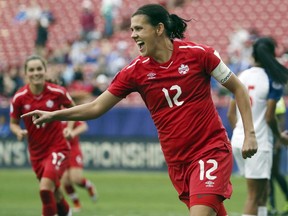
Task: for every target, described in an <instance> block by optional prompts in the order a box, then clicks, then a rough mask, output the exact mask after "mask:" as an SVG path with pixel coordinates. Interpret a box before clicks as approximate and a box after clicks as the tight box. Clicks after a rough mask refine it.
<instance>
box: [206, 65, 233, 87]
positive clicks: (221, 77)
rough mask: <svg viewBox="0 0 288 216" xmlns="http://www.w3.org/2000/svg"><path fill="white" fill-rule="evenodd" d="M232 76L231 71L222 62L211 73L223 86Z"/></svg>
mask: <svg viewBox="0 0 288 216" xmlns="http://www.w3.org/2000/svg"><path fill="white" fill-rule="evenodd" d="M231 75H232V72H231V70H230V69H229V68H228V67H227V66H226V65H225V64H224V62H223V61H222V60H221V61H220V63H219V64H218V66H217V67H216V68H215V69H214V70H213V71H212V73H211V76H213V77H214V78H215V79H216V80H217V81H218V82H219V83H221V84H223V83H225V82H227V80H228V79H229V78H230V77H231Z"/></svg>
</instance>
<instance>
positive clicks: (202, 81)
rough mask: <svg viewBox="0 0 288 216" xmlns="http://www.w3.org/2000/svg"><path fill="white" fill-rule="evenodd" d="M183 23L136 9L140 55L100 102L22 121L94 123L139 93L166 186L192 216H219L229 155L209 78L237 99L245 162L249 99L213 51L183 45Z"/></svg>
mask: <svg viewBox="0 0 288 216" xmlns="http://www.w3.org/2000/svg"><path fill="white" fill-rule="evenodd" d="M187 21H188V20H184V19H182V18H181V17H179V16H178V15H175V14H169V12H168V11H167V10H166V9H165V8H163V7H162V6H160V5H158V4H148V5H144V6H142V7H140V8H139V9H138V10H137V11H136V12H135V13H134V14H133V15H132V18H131V31H132V33H131V37H132V39H133V40H134V41H135V43H136V44H137V46H138V48H139V51H140V54H141V55H140V56H138V57H137V58H135V59H134V60H133V61H132V62H131V64H129V65H128V66H126V67H125V68H123V69H122V70H121V71H120V72H119V73H118V74H117V75H116V76H115V78H114V80H113V81H112V83H111V84H110V86H109V87H108V89H107V90H106V91H105V92H104V93H102V95H100V96H99V97H97V99H95V100H94V101H92V102H90V103H86V104H82V105H79V106H76V107H74V108H69V109H65V110H61V111H54V112H49V111H48V112H47V111H39V110H37V111H33V112H30V113H29V114H26V115H23V116H22V117H28V116H33V117H32V118H34V120H33V122H34V124H36V125H40V124H43V123H48V122H50V121H53V120H88V119H93V118H98V117H99V116H101V115H102V114H104V113H105V112H107V111H108V110H109V109H111V108H112V107H113V106H114V105H115V104H117V103H118V102H119V101H121V100H122V99H123V98H125V97H126V96H127V95H128V94H130V93H131V92H139V93H140V95H141V97H142V98H143V100H144V102H145V104H146V106H147V108H148V109H149V111H150V113H151V117H152V119H153V121H154V123H155V125H156V127H157V130H158V136H159V140H160V143H161V147H162V150H163V153H164V157H165V160H166V162H167V165H168V172H169V176H170V179H171V181H172V183H173V185H174V187H175V189H176V190H177V192H178V194H179V198H180V200H182V201H183V202H184V203H185V204H186V205H187V207H188V208H189V211H190V216H212V215H213V216H214V215H219V216H224V215H226V214H227V213H226V210H225V207H224V205H223V201H224V200H225V199H226V198H230V196H231V193H232V186H231V183H230V175H231V173H232V163H233V160H232V149H231V144H230V141H229V139H228V137H227V133H226V130H225V128H224V126H223V124H222V122H221V119H220V117H219V115H218V113H217V110H216V108H215V105H214V104H213V100H212V97H211V86H210V79H211V76H213V77H214V78H215V79H216V80H218V81H219V82H220V83H221V84H222V85H223V86H225V87H226V88H227V89H229V90H230V91H231V92H232V93H233V94H234V95H235V98H236V101H237V104H238V106H239V109H240V112H241V115H242V119H243V124H244V127H245V140H244V144H243V149H242V154H243V157H244V158H247V157H252V156H253V155H254V154H255V153H256V151H257V142H256V138H255V132H254V126H253V122H252V116H251V108H250V103H249V96H248V93H247V90H246V89H245V87H244V86H243V85H242V84H241V82H240V81H239V80H238V78H237V77H236V76H235V75H234V74H233V73H232V72H231V71H230V70H229V68H227V66H226V65H225V64H224V63H223V62H222V60H221V58H220V57H219V54H218V53H217V52H216V51H215V50H214V49H212V48H211V47H207V46H204V45H199V44H196V43H193V42H187V41H183V40H181V39H182V38H184V32H185V30H186V27H187ZM24 119H26V118H24ZM28 119H30V118H28Z"/></svg>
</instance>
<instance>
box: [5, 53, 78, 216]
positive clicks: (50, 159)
mask: <svg viewBox="0 0 288 216" xmlns="http://www.w3.org/2000/svg"><path fill="white" fill-rule="evenodd" d="M46 71H47V68H46V63H45V61H44V60H43V59H42V58H41V57H39V56H30V57H29V58H27V60H26V62H25V75H26V78H27V81H28V84H26V85H25V86H24V87H22V88H21V89H19V90H18V91H17V92H16V94H15V95H14V97H13V99H12V102H11V110H10V128H11V131H12V132H13V133H14V134H15V135H16V136H17V138H18V140H23V138H24V137H25V136H27V137H28V149H29V154H30V160H31V165H32V168H33V170H34V172H35V174H36V176H37V178H38V180H39V189H40V198H41V201H42V215H43V216H54V215H58V216H66V215H71V214H72V213H71V211H70V209H69V205H68V203H67V202H66V200H65V199H64V197H63V195H62V193H61V191H60V189H59V187H60V178H61V176H62V174H63V172H64V170H65V169H66V167H67V164H68V158H69V152H70V145H69V143H68V142H67V141H66V139H65V138H64V136H63V134H62V131H63V126H62V124H61V122H60V121H54V122H51V123H44V124H41V125H34V124H33V121H32V119H31V118H25V119H24V124H25V128H26V129H22V128H21V125H20V116H21V115H22V114H24V113H27V112H30V111H32V110H36V109H43V110H47V111H54V110H59V109H61V108H62V107H63V106H64V107H72V106H73V105H74V102H73V100H72V99H71V97H70V96H69V94H68V93H67V92H66V90H65V89H64V88H63V87H61V86H58V85H55V84H52V83H48V82H46V81H45V76H46Z"/></svg>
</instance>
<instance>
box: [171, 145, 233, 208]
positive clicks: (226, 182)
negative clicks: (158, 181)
mask: <svg viewBox="0 0 288 216" xmlns="http://www.w3.org/2000/svg"><path fill="white" fill-rule="evenodd" d="M232 168H233V155H232V151H231V148H229V147H227V146H226V145H223V147H222V148H217V149H212V150H210V151H209V152H203V153H202V154H197V159H195V160H193V161H192V162H190V163H186V164H180V165H173V166H168V172H169V176H170V179H171V181H172V184H173V185H174V187H175V189H176V190H177V192H178V196H179V199H180V200H181V201H182V202H184V203H185V204H186V205H187V207H188V208H190V207H191V206H193V205H197V204H202V205H203V203H201V202H202V201H201V199H198V201H197V200H195V199H194V196H195V195H202V196H203V195H204V194H205V195H208V194H210V195H212V194H214V195H219V196H220V197H222V198H221V199H222V200H224V199H226V198H230V197H231V194H232V185H231V182H230V176H231V173H232ZM196 197H197V196H196ZM215 210H216V209H215Z"/></svg>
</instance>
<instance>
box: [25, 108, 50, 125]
mask: <svg viewBox="0 0 288 216" xmlns="http://www.w3.org/2000/svg"><path fill="white" fill-rule="evenodd" d="M29 116H32V121H33V124H35V125H42V124H43V123H47V122H50V121H52V114H51V112H47V111H41V110H34V111H32V112H28V113H25V114H23V115H21V118H26V117H29Z"/></svg>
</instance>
